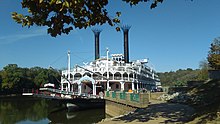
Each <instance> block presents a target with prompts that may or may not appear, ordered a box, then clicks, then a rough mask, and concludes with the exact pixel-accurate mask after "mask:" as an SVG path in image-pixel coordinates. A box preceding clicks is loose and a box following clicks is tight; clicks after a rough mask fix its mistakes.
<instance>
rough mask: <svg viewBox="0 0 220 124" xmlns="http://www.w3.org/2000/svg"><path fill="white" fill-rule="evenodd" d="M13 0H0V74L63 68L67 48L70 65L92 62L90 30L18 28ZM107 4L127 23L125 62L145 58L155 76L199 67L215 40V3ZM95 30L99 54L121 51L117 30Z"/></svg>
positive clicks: (219, 1) (219, 16)
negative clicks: (9, 69)
mask: <svg viewBox="0 0 220 124" xmlns="http://www.w3.org/2000/svg"><path fill="white" fill-rule="evenodd" d="M19 1H20V0H17V1H15V0H0V19H1V21H0V70H1V69H3V67H5V66H7V65H8V64H17V65H18V66H19V67H28V68H30V67H35V66H39V67H43V68H48V67H49V66H52V67H53V68H57V69H62V68H66V67H67V51H68V50H70V52H71V67H73V66H74V65H75V64H79V65H83V62H88V61H93V60H94V58H95V57H94V53H95V52H94V49H95V48H94V46H95V44H94V43H95V42H94V34H93V33H92V31H91V29H92V28H94V27H89V28H87V29H82V30H79V29H74V30H73V31H72V32H71V33H70V34H69V35H65V34H63V35H62V36H57V37H56V38H54V37H51V36H50V35H49V34H47V31H46V30H47V27H37V26H33V27H31V28H27V27H22V26H21V25H19V24H17V23H15V22H14V21H13V20H12V18H11V12H14V11H16V12H18V13H26V10H25V9H22V8H21V4H20V2H19ZM109 1H110V2H109V4H108V6H107V9H108V12H109V14H110V15H111V16H114V13H115V12H116V11H121V13H122V16H121V17H120V19H121V24H122V25H131V29H130V31H129V58H130V60H137V59H144V58H148V59H149V65H150V66H151V67H153V68H154V69H155V70H156V71H157V72H169V71H175V70H178V69H186V68H192V69H197V68H199V62H200V61H203V60H205V59H206V57H207V54H208V51H209V47H210V44H211V42H212V41H213V39H214V38H216V37H219V36H220V13H219V12H220V0H211V1H208V0H194V1H191V0H164V2H163V3H162V4H159V5H158V7H157V8H155V9H150V7H149V3H141V4H138V5H137V6H133V7H131V6H130V5H129V4H126V3H124V2H122V1H121V0H109ZM95 28H99V29H102V32H101V34H100V53H101V56H106V48H108V49H109V51H110V54H114V53H123V33H122V32H117V31H116V30H115V27H111V26H108V25H103V26H96V27H95Z"/></svg>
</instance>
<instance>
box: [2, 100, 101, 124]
mask: <svg viewBox="0 0 220 124" xmlns="http://www.w3.org/2000/svg"><path fill="white" fill-rule="evenodd" d="M63 108H64V105H61V104H60V103H59V102H57V101H53V100H44V99H38V98H33V97H22V96H21V97H4V98H0V123H1V124H15V123H18V124H28V123H34V124H42V123H50V124H56V123H61V124H62V123H63V124H68V123H69V124H76V123H77V124H78V123H80V124H91V123H96V122H98V121H100V120H102V119H103V118H104V116H105V113H104V109H90V110H85V111H78V112H67V111H66V110H65V109H63Z"/></svg>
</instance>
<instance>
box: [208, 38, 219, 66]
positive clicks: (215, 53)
mask: <svg viewBox="0 0 220 124" xmlns="http://www.w3.org/2000/svg"><path fill="white" fill-rule="evenodd" d="M207 59H208V62H209V66H210V67H211V68H213V69H216V70H220V37H218V38H215V39H214V40H213V42H212V43H211V47H210V51H209V54H208V57H207Z"/></svg>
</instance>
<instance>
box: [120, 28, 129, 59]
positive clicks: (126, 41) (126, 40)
mask: <svg viewBox="0 0 220 124" xmlns="http://www.w3.org/2000/svg"><path fill="white" fill-rule="evenodd" d="M121 28H122V30H123V32H124V61H125V63H129V47H128V31H129V29H130V28H131V26H128V25H125V26H122V27H121Z"/></svg>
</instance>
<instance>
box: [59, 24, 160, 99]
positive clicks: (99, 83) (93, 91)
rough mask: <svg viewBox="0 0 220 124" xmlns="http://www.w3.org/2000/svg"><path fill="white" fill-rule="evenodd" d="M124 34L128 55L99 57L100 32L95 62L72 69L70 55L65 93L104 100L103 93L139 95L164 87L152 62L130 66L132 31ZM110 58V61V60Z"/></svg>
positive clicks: (143, 60) (142, 62)
mask: <svg viewBox="0 0 220 124" xmlns="http://www.w3.org/2000/svg"><path fill="white" fill-rule="evenodd" d="M129 28H130V27H127V26H125V27H124V28H122V29H123V31H124V54H111V56H110V55H109V51H108V50H107V51H106V56H105V57H102V58H100V57H99V34H100V31H99V30H93V32H94V34H95V60H94V61H92V62H90V63H88V64H84V65H82V66H77V65H76V66H74V67H73V68H72V69H71V68H70V52H68V69H67V70H63V71H62V77H61V90H62V91H67V92H75V93H77V94H79V95H83V94H86V95H88V94H90V95H99V96H103V91H109V90H113V91H128V90H130V91H139V90H141V89H147V90H151V89H156V88H158V87H161V83H160V79H159V78H158V75H157V73H156V71H155V70H154V69H153V68H152V67H150V66H148V59H142V60H135V61H131V62H129V56H128V53H129V52H128V30H129ZM109 56H110V57H109Z"/></svg>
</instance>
